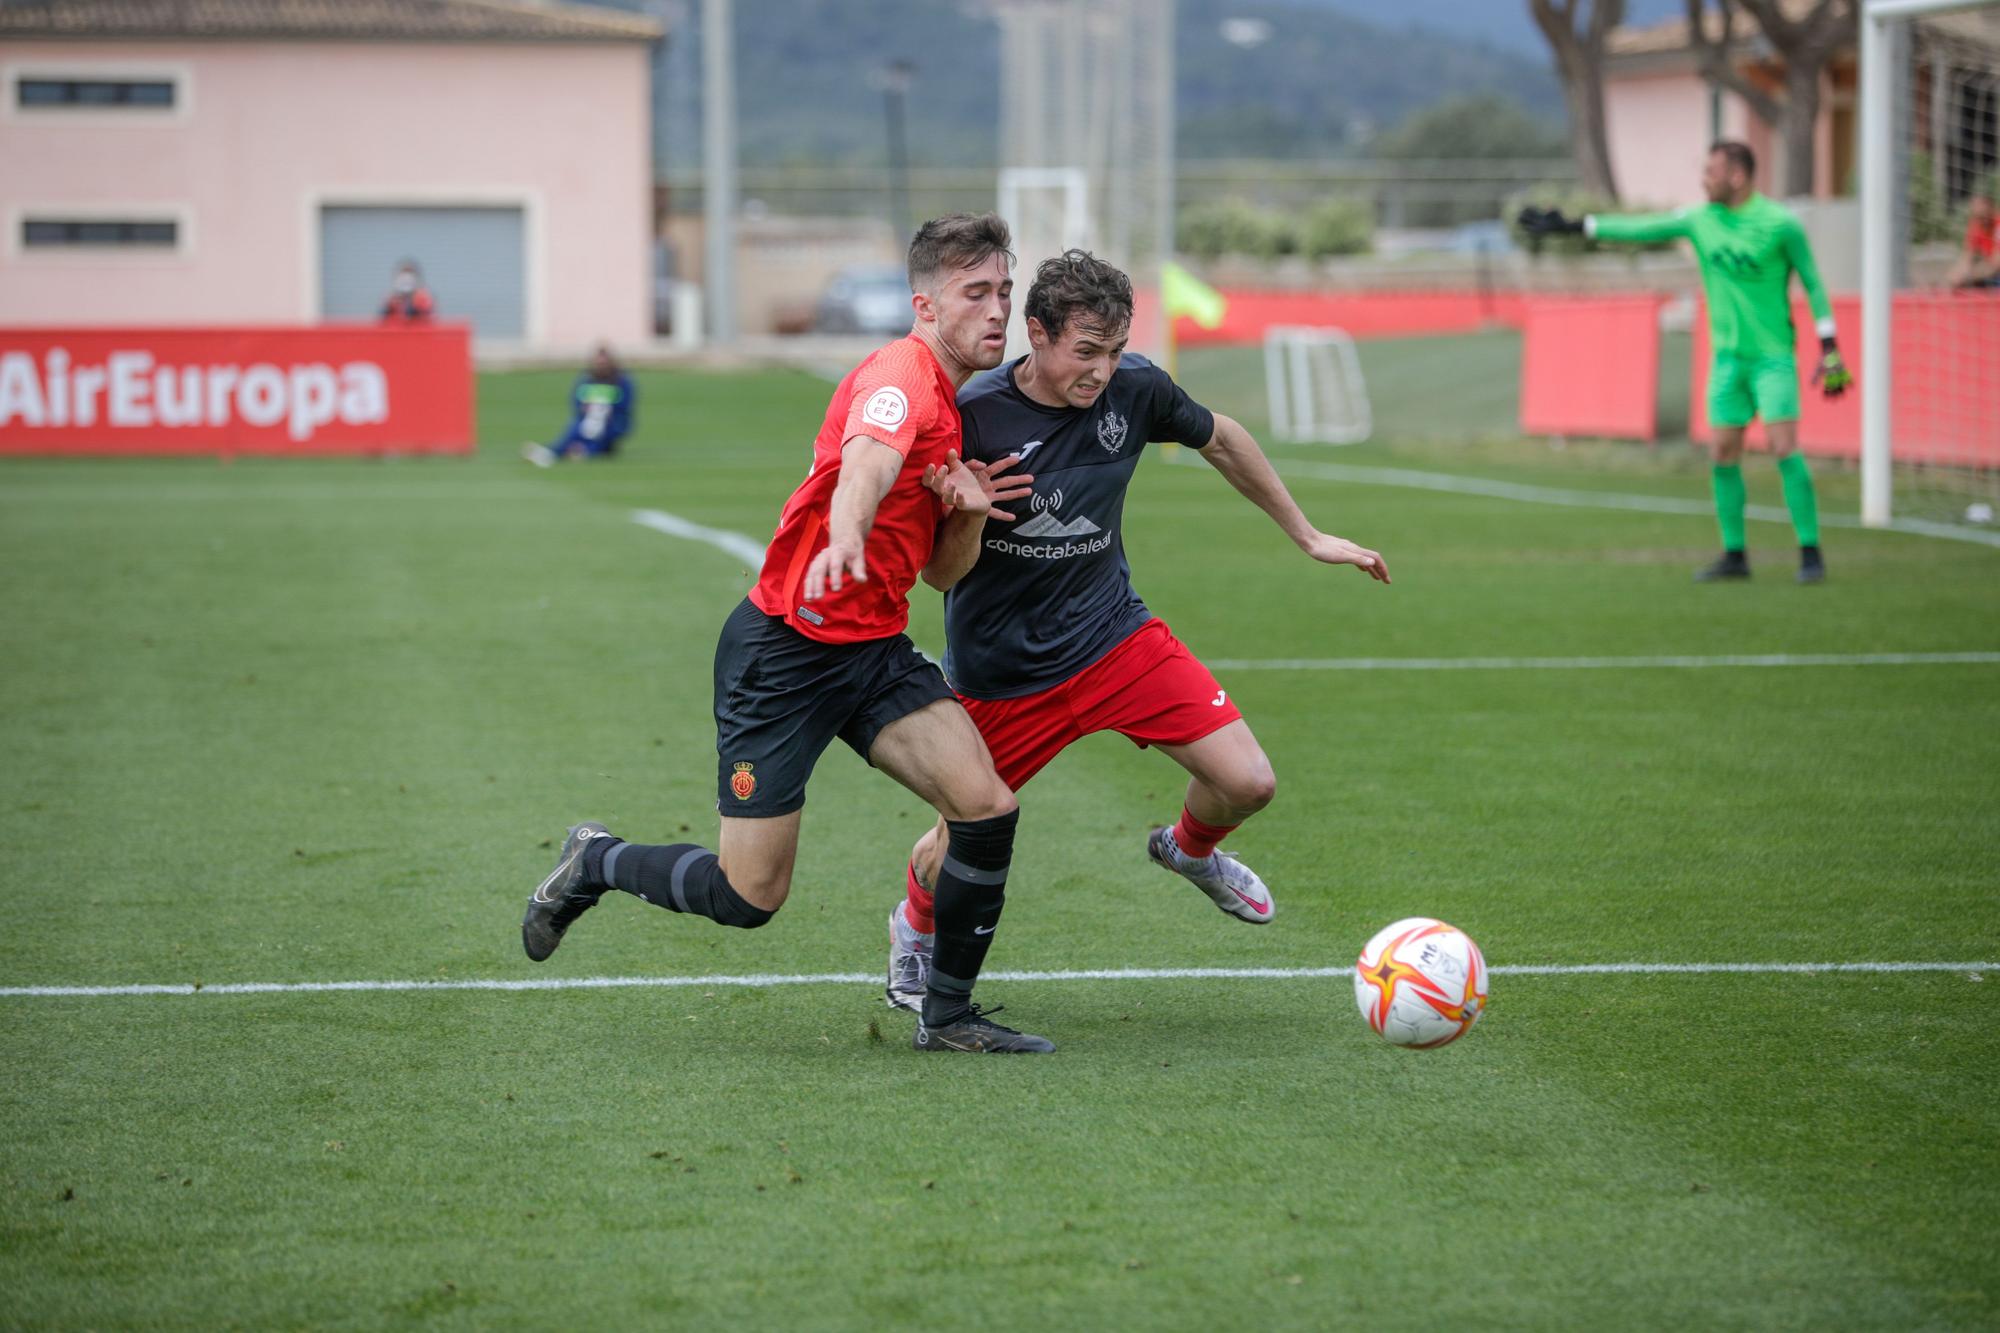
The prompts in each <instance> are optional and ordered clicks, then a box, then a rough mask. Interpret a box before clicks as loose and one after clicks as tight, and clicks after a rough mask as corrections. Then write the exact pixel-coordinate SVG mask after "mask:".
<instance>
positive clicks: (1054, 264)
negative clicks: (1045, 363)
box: [1024, 250, 1132, 338]
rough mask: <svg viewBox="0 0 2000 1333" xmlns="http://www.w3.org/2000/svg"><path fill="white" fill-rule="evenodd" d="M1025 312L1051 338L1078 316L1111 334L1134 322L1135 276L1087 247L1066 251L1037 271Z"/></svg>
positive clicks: (1047, 261) (1046, 260)
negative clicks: (1131, 276) (1038, 323)
mask: <svg viewBox="0 0 2000 1333" xmlns="http://www.w3.org/2000/svg"><path fill="white" fill-rule="evenodd" d="M1024 313H1025V314H1026V315H1027V317H1028V318H1029V319H1033V320H1039V321H1040V322H1041V325H1042V327H1043V328H1044V329H1046V330H1047V331H1048V335H1049V337H1051V338H1060V337H1062V331H1063V330H1064V329H1065V328H1067V327H1069V322H1070V320H1071V319H1073V318H1075V317H1076V316H1078V315H1082V316H1085V317H1086V318H1088V319H1089V320H1090V321H1091V322H1092V323H1094V324H1096V325H1097V326H1098V327H1099V328H1101V329H1103V330H1104V331H1105V332H1107V333H1109V332H1111V331H1113V330H1115V329H1117V328H1118V327H1119V326H1120V325H1122V324H1129V323H1131V322H1132V279H1130V278H1128V277H1126V276H1125V274H1124V273H1122V272H1121V271H1119V270H1118V269H1117V268H1116V267H1114V266H1112V265H1110V264H1107V263H1105V262H1104V261H1103V260H1102V259H1099V258H1098V257H1097V256H1096V255H1093V254H1091V253H1090V252H1089V251H1087V250H1065V251H1063V252H1062V253H1061V254H1059V255H1057V256H1056V257H1055V258H1054V259H1044V260H1043V261H1042V265H1041V267H1040V268H1038V269H1036V270H1035V282H1034V285H1033V286H1032V287H1030V288H1028V304H1027V306H1026V307H1025V310H1024Z"/></svg>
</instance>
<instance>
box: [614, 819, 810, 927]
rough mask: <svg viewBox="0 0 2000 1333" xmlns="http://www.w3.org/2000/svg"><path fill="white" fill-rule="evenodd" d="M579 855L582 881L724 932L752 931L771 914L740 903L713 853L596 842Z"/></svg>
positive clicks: (687, 846)
mask: <svg viewBox="0 0 2000 1333" xmlns="http://www.w3.org/2000/svg"><path fill="white" fill-rule="evenodd" d="M597 841H598V842H602V843H605V844H608V845H607V846H605V847H603V848H602V849H601V850H600V849H599V848H598V847H597V846H595V845H593V846H591V848H590V849H589V850H588V851H586V852H585V853H584V876H585V878H586V879H588V880H590V881H592V882H594V883H600V884H603V885H604V886H606V887H607V888H613V889H620V890H622V891H624V892H626V893H629V894H631V895H632V896H634V897H635V898H644V899H645V900H646V901H647V902H649V903H651V904H653V906H655V907H664V908H666V909H667V910H668V911H669V912H692V913H693V914H694V915H696V916H705V917H707V918H708V919H709V920H711V921H716V922H720V923H721V924H722V925H725V926H738V927H741V928H742V929H744V930H755V929H756V928H757V927H759V926H761V925H763V924H764V923H765V922H766V921H769V920H770V919H771V917H772V915H773V914H772V913H770V912H767V911H765V910H764V909H763V908H761V907H754V906H752V905H751V904H750V903H748V902H746V901H745V900H744V898H743V896H742V895H741V894H739V893H737V892H736V890H735V888H734V887H733V886H732V885H731V884H730V883H729V877H728V876H727V875H725V874H723V873H722V863H721V862H720V861H718V860H716V857H715V853H714V852H711V851H709V850H708V848H706V847H697V846H695V845H694V844H693V843H688V842H677V843H671V844H669V845H667V846H664V847H649V846H646V845H644V844H642V843H636V842H620V841H617V840H616V839H612V838H600V839H597Z"/></svg>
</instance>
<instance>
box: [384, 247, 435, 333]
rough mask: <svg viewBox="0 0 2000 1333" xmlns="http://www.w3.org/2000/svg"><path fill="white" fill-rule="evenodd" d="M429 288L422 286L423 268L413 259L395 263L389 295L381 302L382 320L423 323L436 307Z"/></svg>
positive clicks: (385, 321)
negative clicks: (394, 274)
mask: <svg viewBox="0 0 2000 1333" xmlns="http://www.w3.org/2000/svg"><path fill="white" fill-rule="evenodd" d="M436 304H437V303H436V302H434V301H433V300H431V292H430V288H428V287H426V286H424V275H423V270H421V269H419V268H418V267H417V261H416V260H414V259H405V260H404V261H403V262H402V263H400V264H398V265H396V276H395V277H394V278H393V279H392V280H391V281H390V283H389V295H388V298H387V299H386V300H384V301H383V302H382V320H383V322H384V323H387V324H425V323H429V322H430V317H431V312H432V310H433V309H435V307H436Z"/></svg>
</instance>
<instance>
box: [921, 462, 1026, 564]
mask: <svg viewBox="0 0 2000 1333" xmlns="http://www.w3.org/2000/svg"><path fill="white" fill-rule="evenodd" d="M944 460H945V461H944V465H943V466H942V467H940V466H939V465H938V464H936V463H933V464H931V465H930V466H929V467H927V468H925V469H924V485H926V486H928V487H930V489H931V491H932V492H933V493H934V494H935V495H936V496H937V497H938V499H939V500H941V501H943V502H944V507H945V516H944V520H943V521H942V522H940V523H939V524H938V527H937V540H936V542H935V544H933V546H932V547H931V558H930V562H929V563H928V564H926V565H925V566H924V569H923V580H924V582H925V583H928V584H930V585H931V587H933V588H936V589H937V590H938V591H939V592H943V591H945V590H946V589H947V588H950V587H951V586H952V585H953V584H954V583H957V582H958V581H959V580H960V579H962V578H964V577H965V575H966V573H967V571H969V570H970V569H971V568H972V567H973V565H975V564H977V563H978V561H979V537H980V534H981V533H983V532H985V531H986V521H987V520H988V519H997V520H999V521H1000V522H1002V523H1012V522H1013V521H1014V515H1013V514H1012V513H1011V512H1010V511H1008V510H1005V509H1001V508H1000V507H999V506H1000V505H1001V504H1004V503H1007V502H1010V501H1014V500H1019V499H1022V498H1024V497H1025V496H1027V495H1028V493H1029V492H1030V491H1032V490H1033V489H1034V483H1035V478H1034V477H1033V475H1031V474H1029V473H1018V474H1014V475H1008V476H1003V475H1002V474H1003V473H1008V472H1009V471H1010V470H1011V469H1012V468H1013V466H1014V465H1015V464H1016V463H1019V462H1020V461H1021V456H1020V455H1019V454H1010V455H1008V456H1007V457H1005V458H1003V459H1001V460H1000V461H999V462H997V463H993V464H990V465H989V464H986V463H982V462H980V461H979V460H978V459H976V458H968V459H965V460H963V461H960V459H959V456H958V455H957V454H956V453H954V452H950V451H947V452H946V453H945V456H944Z"/></svg>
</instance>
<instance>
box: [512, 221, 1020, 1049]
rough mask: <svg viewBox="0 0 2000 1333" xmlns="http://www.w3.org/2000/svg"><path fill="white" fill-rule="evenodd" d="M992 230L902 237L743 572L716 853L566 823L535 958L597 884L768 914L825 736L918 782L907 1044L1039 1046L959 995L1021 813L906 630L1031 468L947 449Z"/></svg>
mask: <svg viewBox="0 0 2000 1333" xmlns="http://www.w3.org/2000/svg"><path fill="white" fill-rule="evenodd" d="M1009 243H1010V242H1009V237H1008V232H1007V224H1006V223H1005V222H1002V221H1001V220H1000V219H999V218H998V217H996V216H994V215H993V214H991V213H988V214H984V215H981V216H978V217H973V216H969V215H966V214H953V215H952V216H950V217H945V218H939V219H936V220H934V221H931V222H927V223H925V224H924V226H923V227H922V228H921V229H919V230H918V232H917V235H916V238H915V239H914V240H913V241H912V242H911V245H910V255H909V273H910V288H911V290H912V292H913V293H914V295H913V297H912V299H911V304H912V307H913V309H914V312H915V321H914V324H913V326H912V328H911V331H910V335H909V336H908V337H907V338H904V339H901V340H899V341H897V342H894V343H891V344H889V345H888V346H887V347H885V348H883V349H882V350H880V351H878V352H876V353H875V354H874V355H873V356H870V357H869V358H868V359H867V360H866V361H863V362H862V363H861V365H860V366H859V367H858V368H857V369H856V370H855V371H854V372H853V373H852V374H850V375H849V376H848V377H847V378H846V379H844V380H842V381H841V383H840V387H839V389H838V390H836V391H835V393H834V395H833V401H832V402H831V403H830V404H829V405H828V407H827V413H826V420H825V422H824V423H823V424H822V425H821V427H820V431H819V436H818V438H817V439H816V440H815V441H814V443H813V461H812V470H811V471H810V472H809V473H807V475H806V479H805V481H804V483H803V484H802V485H800V487H799V488H798V490H797V491H795V492H793V494H792V497H791V499H790V500H789V501H788V502H787V503H786V505H785V508H784V513H783V514H782V516H781V517H780V518H779V520H778V530H777V534H776V535H775V536H774V537H773V538H772V539H771V544H770V547H769V549H768V550H767V552H766V554H765V558H764V568H763V573H762V575H761V577H759V579H758V580H757V586H756V587H755V588H754V589H753V590H752V591H751V593H750V595H749V597H747V598H746V599H744V601H743V602H742V603H741V604H740V605H739V606H738V607H737V608H736V610H735V611H734V612H733V613H732V614H731V615H730V617H729V620H728V622H727V623H726V624H724V626H723V629H722V637H721V641H720V642H719V643H718V644H717V646H716V651H715V726H716V755H717V787H718V796H717V806H718V808H719V809H720V811H721V813H722V836H721V841H720V844H719V847H720V850H719V852H711V851H709V850H708V849H707V848H705V847H698V846H695V845H692V844H688V843H675V844H671V845H663V846H644V845H641V844H638V843H631V842H625V841H622V840H620V839H618V838H616V837H613V836H612V835H611V834H610V833H609V832H608V831H607V830H606V829H605V827H604V826H603V825H602V824H596V823H584V824H579V825H577V826H576V827H575V828H572V829H571V830H570V831H569V835H568V837H567V838H565V839H564V841H563V847H562V852H561V854H560V855H559V856H558V858H557V861H556V867H555V869H554V870H553V871H551V872H550V873H549V875H548V877H547V878H545V879H544V880H543V881H542V882H541V884H540V885H539V886H538V887H537V888H536V890H535V892H534V894H533V895H532V896H531V897H530V899H529V903H528V910H527V914H526V915H525V916H524V917H523V919H522V922H521V938H522V943H523V945H524V947H525V948H526V949H527V952H528V956H529V957H530V958H532V959H534V960H536V961H537V962H539V961H541V960H542V959H544V958H547V957H548V956H549V955H550V954H551V953H552V952H554V950H555V948H556V946H557V945H558V944H559V943H561V941H562V937H563V933H564V932H565V931H566V930H568V929H569V926H570V925H571V923H572V922H574V921H575V920H576V918H577V917H578V916H580V915H582V913H583V912H585V911H586V910H588V909H589V908H590V907H591V906H593V905H594V904H595V903H596V902H597V901H598V899H599V898H600V897H601V896H602V895H603V894H604V892H605V891H606V890H607V889H620V890H623V891H624V892H626V893H630V894H634V895H636V896H637V897H640V898H643V899H645V900H646V901H647V902H650V903H653V904H654V905H656V906H659V907H664V908H667V909H668V910H670V911H675V912H692V913H696V914H698V915H701V916H706V917H709V918H711V919H712V920H715V921H718V922H720V923H721V924H723V925H727V926H740V927H744V928H755V927H757V926H761V925H763V924H764V923H765V922H767V921H769V920H770V919H771V917H772V915H773V914H774V913H775V912H776V911H777V910H778V908H779V907H780V906H781V905H783V903H784V901H785V898H786V895H787V894H788V893H789V892H790V890H791V882H792V866H793V861H794V858H795V857H796V855H797V852H798V844H799V816H800V813H801V811H802V808H803V806H804V805H805V789H806V779H807V778H808V777H809V776H811V773H812V770H813V766H814V764H815V763H817V762H818V760H819V757H820V755H821V754H822V753H823V752H824V751H825V750H826V747H827V746H828V745H830V744H831V743H832V742H833V740H834V738H835V737H836V736H837V737H839V738H840V739H841V740H843V741H845V742H846V743H847V744H848V745H849V746H851V747H853V749H854V751H855V752H856V753H857V754H859V755H860V756H861V757H862V758H863V759H865V760H867V761H868V762H869V763H870V764H872V765H873V766H875V767H876V768H879V769H881V770H882V771H883V772H885V773H887V774H889V776H891V777H893V778H895V779H896V780H897V781H898V782H900V783H902V784H903V785H904V786H906V787H908V788H909V789H910V790H911V791H914V792H915V793H917V795H919V796H921V797H923V798H924V799H925V800H926V801H928V802H929V803H930V804H931V805H932V806H934V807H935V808H936V809H937V812H938V815H939V817H940V818H941V819H943V821H944V824H945V828H946V830H947V832H946V837H945V846H944V850H943V856H942V859H941V862H940V868H939V871H938V878H937V904H936V919H937V944H936V955H935V963H934V965H933V969H932V971H931V974H930V991H929V995H928V996H927V998H926V999H925V1001H924V1003H923V1007H922V1018H921V1020H920V1021H919V1023H918V1025H917V1032H916V1043H915V1044H916V1045H917V1047H918V1048H919V1049H920V1050H959V1051H1048V1050H1053V1049H1054V1046H1053V1045H1052V1044H1051V1043H1050V1042H1049V1041H1047V1040H1046V1039H1044V1038H1041V1037H1036V1036H1030V1035H1028V1034H1026V1033H1021V1032H1016V1031H1014V1030H1012V1029H1011V1028H1005V1027H1002V1026H1000V1025H999V1024H998V1023H995V1022H994V1021H993V1020H992V1019H991V1018H989V1017H986V1016H985V1015H984V1014H982V1013H981V1012H980V1010H979V1008H978V1007H977V1006H976V1005H974V1004H973V1003H972V986H973V982H974V981H975V980H976V979H977V978H978V976H979V969H980V967H981V965H982V964H983V962H984V961H985V957H986V950H987V946H988V945H989V944H990V943H991V941H992V937H993V931H994V929H995V927H996V926H997V925H998V923H999V920H1000V909H1001V905H1002V903H1003V901H1004V898H1005V889H1006V883H1007V867H1008V862H1009V861H1010V860H1011V858H1012V853H1013V846H1014V827H1015V822H1016V819H1017V818H1018V813H1019V807H1018V806H1017V805H1016V803H1015V801H1014V794H1013V792H1011V791H1009V790H1008V788H1007V784H1006V783H1004V782H1002V781H1001V780H1000V777H999V775H998V774H997V773H995V772H994V769H993V760H992V758H991V756H989V755H988V754H987V752H986V745H985V743H984V742H983V741H981V740H980V738H979V732H978V731H977V730H976V729H975V728H974V727H973V725H972V720H971V719H970V718H969V717H967V716H966V712H965V709H964V708H963V706H961V705H960V704H959V702H958V700H957V699H956V698H955V697H954V696H953V694H952V691H951V687H950V686H948V685H946V684H945V681H944V676H943V674H942V673H941V672H940V671H939V670H938V668H937V666H936V664H935V663H933V662H931V661H930V660H929V659H928V658H926V657H925V656H924V655H923V654H922V653H921V652H919V651H918V650H917V648H916V646H915V645H914V644H912V643H911V642H910V639H909V637H908V636H907V635H905V634H904V633H903V627H904V625H905V624H906V623H907V622H908V620H909V600H908V597H909V591H910V588H911V586H912V585H913V584H914V583H915V582H916V580H917V579H918V578H919V577H920V576H921V577H923V578H925V579H926V580H928V581H930V582H932V583H933V584H935V585H936V586H939V587H945V586H949V585H950V584H951V583H952V582H954V581H956V580H957V578H958V577H959V576H960V575H961V574H963V573H964V572H965V570H966V569H968V568H969V567H970V566H971V564H972V562H973V560H974V559H975V558H976V557H977V555H978V551H979V541H980V536H981V533H982V532H983V531H984V529H985V526H986V522H987V520H988V518H989V517H991V518H999V519H1003V520H1004V519H1007V518H1008V517H1009V515H1007V514H1006V513H1005V512H1004V511H999V510H996V509H994V507H993V502H994V501H995V500H1003V499H1006V498H1009V497H1010V496H1014V495H1018V494H1024V493H1025V491H1026V487H1027V485H1028V484H1029V483H1031V482H1032V480H1033V478H1031V477H1027V476H1021V477H1019V478H1018V480H1016V479H1013V478H1008V477H1004V476H1002V475H1000V474H1002V473H1004V472H1005V471H1006V468H1007V466H1008V465H1007V464H1005V463H1004V462H1003V463H1002V464H1001V465H999V466H988V467H984V468H982V469H981V470H980V471H981V474H982V475H981V476H975V475H974V473H973V472H972V471H971V470H969V469H968V468H967V467H966V466H965V465H964V464H963V463H961V462H960V461H959V454H958V450H959V448H960V444H959V416H958V406H957V403H956V401H955V397H954V395H955V393H956V390H957V388H958V386H959V385H960V384H962V383H964V382H965V380H966V379H967V378H969V377H970V376H971V375H972V373H973V372H974V371H976V370H981V369H986V368H989V367H992V366H995V365H998V364H999V362H1000V359H1001V357H1002V356H1003V355H1004V353H1005V350H1006V329H1007V316H1008V314H1009V312H1010V311H1011V309H1012V305H1013V279H1012V278H1011V277H1010V276H1009V266H1010V264H1011V261H1012V259H1013V256H1012V255H1011V254H1010V253H1009V251H1008V245H1009Z"/></svg>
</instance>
